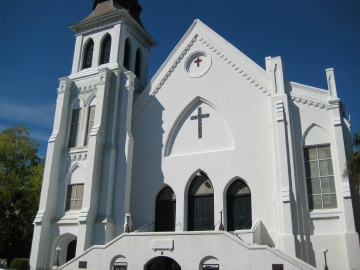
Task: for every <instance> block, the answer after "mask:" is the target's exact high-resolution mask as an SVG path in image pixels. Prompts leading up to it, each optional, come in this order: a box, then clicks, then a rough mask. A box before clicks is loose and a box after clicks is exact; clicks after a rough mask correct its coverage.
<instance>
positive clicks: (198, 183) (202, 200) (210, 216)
mask: <svg viewBox="0 0 360 270" xmlns="http://www.w3.org/2000/svg"><path fill="white" fill-rule="evenodd" d="M213 229H214V189H213V186H212V183H211V181H210V179H209V178H208V177H207V176H206V175H205V174H203V173H199V174H198V175H196V177H195V178H194V180H193V182H192V183H191V186H190V189H189V194H188V230H189V231H207V230H213Z"/></svg>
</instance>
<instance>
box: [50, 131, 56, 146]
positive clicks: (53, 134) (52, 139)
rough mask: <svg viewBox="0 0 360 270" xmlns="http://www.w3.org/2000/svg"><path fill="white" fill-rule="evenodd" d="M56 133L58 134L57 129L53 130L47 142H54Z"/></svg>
mask: <svg viewBox="0 0 360 270" xmlns="http://www.w3.org/2000/svg"><path fill="white" fill-rule="evenodd" d="M57 135H58V131H54V132H53V133H52V134H51V136H50V138H49V141H48V142H49V143H53V142H55V140H56V137H57Z"/></svg>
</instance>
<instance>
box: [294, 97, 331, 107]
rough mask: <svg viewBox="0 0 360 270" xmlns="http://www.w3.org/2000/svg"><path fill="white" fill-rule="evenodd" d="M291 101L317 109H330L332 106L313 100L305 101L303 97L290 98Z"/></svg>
mask: <svg viewBox="0 0 360 270" xmlns="http://www.w3.org/2000/svg"><path fill="white" fill-rule="evenodd" d="M290 98H291V100H292V101H295V102H297V103H302V104H307V105H309V106H313V107H316V108H319V109H324V108H326V109H329V108H330V106H329V105H326V104H324V103H320V102H315V101H312V100H309V99H305V98H303V97H301V98H300V97H295V96H290Z"/></svg>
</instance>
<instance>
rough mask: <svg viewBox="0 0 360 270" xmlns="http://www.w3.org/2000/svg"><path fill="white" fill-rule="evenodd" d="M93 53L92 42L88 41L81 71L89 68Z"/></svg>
mask: <svg viewBox="0 0 360 270" xmlns="http://www.w3.org/2000/svg"><path fill="white" fill-rule="evenodd" d="M93 53H94V41H93V40H92V39H90V40H89V41H88V42H87V44H86V45H85V49H84V60H83V65H82V69H85V68H89V67H91V65H92V59H93Z"/></svg>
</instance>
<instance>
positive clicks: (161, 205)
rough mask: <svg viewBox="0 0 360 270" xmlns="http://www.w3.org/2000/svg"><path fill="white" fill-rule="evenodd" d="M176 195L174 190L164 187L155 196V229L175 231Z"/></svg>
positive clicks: (157, 230) (158, 230)
mask: <svg viewBox="0 0 360 270" xmlns="http://www.w3.org/2000/svg"><path fill="white" fill-rule="evenodd" d="M175 214H176V197H175V193H174V191H173V190H172V189H171V188H169V187H164V188H163V189H162V190H161V191H160V192H159V194H158V196H157V198H156V209H155V231H156V232H167V231H175Z"/></svg>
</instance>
